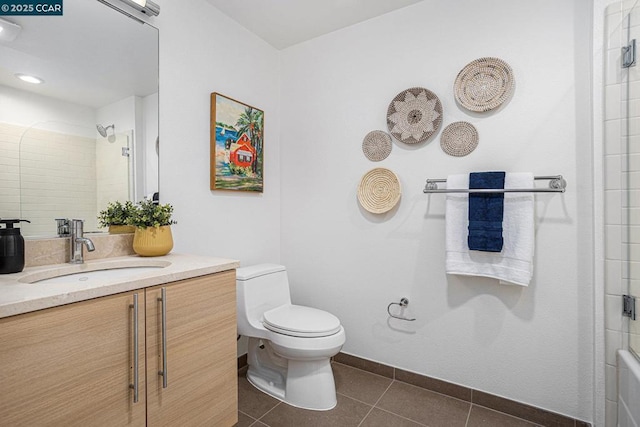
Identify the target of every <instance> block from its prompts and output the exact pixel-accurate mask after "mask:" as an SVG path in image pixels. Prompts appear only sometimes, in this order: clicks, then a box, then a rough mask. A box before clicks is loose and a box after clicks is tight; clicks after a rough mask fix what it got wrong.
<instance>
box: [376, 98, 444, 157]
mask: <svg viewBox="0 0 640 427" xmlns="http://www.w3.org/2000/svg"><path fill="white" fill-rule="evenodd" d="M441 124H442V104H441V103H440V100H439V99H438V97H437V96H436V94H435V93H433V92H431V91H430V90H429V89H425V88H423V87H412V88H410V89H407V90H404V91H402V92H400V93H399V94H398V95H397V96H396V97H395V98H393V100H392V101H391V103H390V104H389V108H388V109H387V127H388V129H389V132H390V133H391V135H392V136H393V137H394V138H396V139H397V140H398V141H400V142H404V143H405V144H417V143H419V142H422V141H424V140H426V139H428V138H429V137H430V136H431V135H433V134H434V133H435V132H437V131H438V129H439V128H440V125H441Z"/></svg>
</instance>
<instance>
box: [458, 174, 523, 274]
mask: <svg viewBox="0 0 640 427" xmlns="http://www.w3.org/2000/svg"><path fill="white" fill-rule="evenodd" d="M452 188H469V175H450V176H449V177H447V189H452ZM504 188H533V174H531V173H507V174H506V176H505V180H504ZM533 209H534V200H533V193H505V194H504V215H503V220H502V229H503V231H502V236H503V239H504V244H503V247H502V252H481V251H471V250H469V246H468V243H467V236H468V233H469V232H468V229H467V226H468V223H469V222H468V212H469V195H468V194H466V193H449V194H447V205H446V210H447V211H446V221H445V222H446V242H445V245H446V271H447V274H461V275H465V276H484V277H492V278H495V279H498V280H500V281H501V283H503V282H507V283H508V284H516V285H521V286H528V285H529V282H530V281H531V277H532V276H533V251H534V211H533Z"/></svg>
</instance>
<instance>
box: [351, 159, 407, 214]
mask: <svg viewBox="0 0 640 427" xmlns="http://www.w3.org/2000/svg"><path fill="white" fill-rule="evenodd" d="M398 200H400V180H399V179H398V177H397V176H396V174H395V173H393V172H392V171H390V170H389V169H385V168H375V169H371V170H370V171H369V172H367V173H366V174H364V176H363V177H362V179H361V180H360V186H359V187H358V201H359V202H360V205H362V207H363V208H365V209H366V210H367V211H369V212H371V213H375V214H381V213H385V212H388V211H390V210H391V209H392V208H393V207H394V206H395V205H396V204H397V203H398Z"/></svg>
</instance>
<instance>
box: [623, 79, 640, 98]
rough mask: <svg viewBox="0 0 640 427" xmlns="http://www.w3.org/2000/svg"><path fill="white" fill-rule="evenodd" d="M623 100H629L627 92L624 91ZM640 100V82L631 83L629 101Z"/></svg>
mask: <svg viewBox="0 0 640 427" xmlns="http://www.w3.org/2000/svg"><path fill="white" fill-rule="evenodd" d="M622 97H623V98H622V99H627V92H626V91H622ZM638 98H640V82H630V83H629V94H628V99H638Z"/></svg>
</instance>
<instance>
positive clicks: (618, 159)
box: [604, 155, 622, 190]
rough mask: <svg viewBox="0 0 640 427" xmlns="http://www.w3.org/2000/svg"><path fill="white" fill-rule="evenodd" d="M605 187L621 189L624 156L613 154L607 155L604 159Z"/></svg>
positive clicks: (607, 188) (606, 188)
mask: <svg viewBox="0 0 640 427" xmlns="http://www.w3.org/2000/svg"><path fill="white" fill-rule="evenodd" d="M604 170H605V175H604V188H605V190H620V189H621V186H620V185H621V174H622V156H619V155H613V156H607V157H605V161H604Z"/></svg>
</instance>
